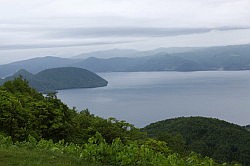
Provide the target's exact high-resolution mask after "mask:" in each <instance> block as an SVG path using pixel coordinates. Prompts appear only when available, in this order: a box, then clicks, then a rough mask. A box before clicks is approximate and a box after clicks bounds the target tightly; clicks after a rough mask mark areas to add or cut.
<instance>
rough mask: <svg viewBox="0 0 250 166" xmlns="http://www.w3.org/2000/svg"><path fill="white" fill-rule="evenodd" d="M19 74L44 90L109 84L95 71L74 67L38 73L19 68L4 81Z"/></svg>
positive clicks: (35, 86)
mask: <svg viewBox="0 0 250 166" xmlns="http://www.w3.org/2000/svg"><path fill="white" fill-rule="evenodd" d="M19 76H22V77H23V78H24V79H26V80H27V81H28V82H29V84H30V86H31V87H33V88H35V89H36V90H38V91H42V92H46V91H55V90H62V89H72V88H95V87H102V86H107V83H108V82H107V81H106V80H104V79H103V78H101V77H100V76H98V75H97V74H95V73H93V72H90V71H88V70H85V69H80V68H74V67H63V68H53V69H47V70H44V71H41V72H39V73H37V74H36V75H33V74H32V73H29V72H28V71H26V70H19V71H18V72H17V73H15V74H14V75H13V76H10V77H7V78H5V79H4V80H3V81H2V83H3V82H5V81H9V80H13V79H14V78H17V77H19ZM0 83H1V82H0Z"/></svg>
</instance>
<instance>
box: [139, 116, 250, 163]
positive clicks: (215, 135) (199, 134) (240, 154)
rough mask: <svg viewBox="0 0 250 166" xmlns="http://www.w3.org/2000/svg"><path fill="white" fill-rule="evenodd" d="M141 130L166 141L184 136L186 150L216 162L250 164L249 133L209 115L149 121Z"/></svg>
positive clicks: (244, 129)
mask: <svg viewBox="0 0 250 166" xmlns="http://www.w3.org/2000/svg"><path fill="white" fill-rule="evenodd" d="M142 130H143V131H146V132H147V133H148V135H149V136H151V137H154V138H158V139H160V140H164V141H166V142H168V141H169V139H170V138H173V137H174V138H177V139H179V140H182V139H183V141H184V144H185V145H186V149H188V150H191V151H194V152H197V153H200V154H202V155H204V156H209V157H212V158H214V159H216V160H217V161H219V162H225V161H230V162H233V161H238V162H240V163H242V164H243V165H246V166H247V165H250V132H249V131H247V130H246V128H245V127H241V126H238V125H235V124H231V123H228V122H225V121H222V120H218V119H212V118H204V117H188V118H185V117H182V118H175V119H168V120H164V121H159V122H156V123H152V124H150V125H148V126H146V127H145V128H143V129H142ZM180 142H181V141H180Z"/></svg>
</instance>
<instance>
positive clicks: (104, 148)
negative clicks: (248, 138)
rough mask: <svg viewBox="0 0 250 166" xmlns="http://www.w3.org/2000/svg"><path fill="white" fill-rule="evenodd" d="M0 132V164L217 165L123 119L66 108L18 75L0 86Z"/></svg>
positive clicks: (53, 97)
mask: <svg viewBox="0 0 250 166" xmlns="http://www.w3.org/2000/svg"><path fill="white" fill-rule="evenodd" d="M0 133H1V134H0V154H2V155H1V157H0V164H1V165H11V164H13V165H16V163H18V165H38V166H44V165H45V166H46V165H73V166H74V165H84V164H86V163H94V164H92V165H98V164H99V165H117V166H120V165H135V166H136V165H155V166H160V165H164V166H165V165H170V166H172V165H173V166H216V165H220V164H216V163H215V162H214V161H213V160H212V159H210V158H208V157H201V156H200V155H197V154H195V153H183V154H178V153H176V149H178V147H173V149H172V148H169V147H168V146H167V143H166V142H164V141H157V140H154V139H150V138H147V136H146V134H145V133H143V132H141V131H139V130H138V129H137V128H135V127H134V126H133V125H131V124H128V123H126V122H124V121H118V120H116V119H114V118H110V119H103V118H100V117H96V116H94V115H92V114H90V113H89V111H88V110H85V111H81V112H77V111H76V110H75V109H70V108H68V107H67V106H66V105H65V104H63V103H62V102H61V101H60V100H59V99H57V97H56V96H55V95H54V94H53V93H52V94H48V96H47V97H44V96H43V95H42V94H40V93H38V92H37V91H36V90H34V89H32V88H30V87H29V86H28V83H27V82H26V81H23V80H22V79H21V78H20V77H18V78H16V79H15V80H14V81H9V82H6V83H4V85H3V86H1V87H0ZM177 145H178V142H177ZM180 148H181V147H180ZM224 165H226V164H224Z"/></svg>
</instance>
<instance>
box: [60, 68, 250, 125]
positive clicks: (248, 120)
mask: <svg viewBox="0 0 250 166" xmlns="http://www.w3.org/2000/svg"><path fill="white" fill-rule="evenodd" d="M99 75H100V76H102V77H103V78H105V79H106V80H108V81H109V84H108V86H107V87H102V88H94V89H70V90H61V91H59V93H58V98H60V99H61V100H62V101H63V102H65V103H66V104H68V105H69V106H70V107H73V106H75V107H76V108H77V109H78V110H82V109H85V108H88V109H89V111H90V112H91V113H93V114H95V115H97V116H101V117H104V118H108V117H115V118H117V119H119V120H126V121H127V122H129V123H132V124H134V125H135V126H136V127H144V126H145V125H147V124H149V123H152V122H156V121H159V120H164V119H168V118H173V117H180V116H206V117H215V118H219V119H223V120H226V121H229V122H232V123H237V124H240V125H246V124H250V71H207V72H132V73H131V72H123V73H100V74H99Z"/></svg>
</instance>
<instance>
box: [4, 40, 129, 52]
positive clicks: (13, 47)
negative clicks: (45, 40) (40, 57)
mask: <svg viewBox="0 0 250 166" xmlns="http://www.w3.org/2000/svg"><path fill="white" fill-rule="evenodd" d="M130 42H132V41H115V42H86V43H78V44H13V45H0V50H18V49H21V50H23V49H38V48H60V47H63V48H66V47H80V46H95V45H96V46H97V45H111V44H124V43H130Z"/></svg>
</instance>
